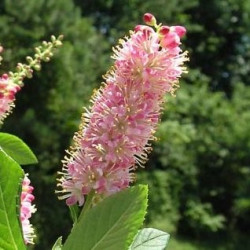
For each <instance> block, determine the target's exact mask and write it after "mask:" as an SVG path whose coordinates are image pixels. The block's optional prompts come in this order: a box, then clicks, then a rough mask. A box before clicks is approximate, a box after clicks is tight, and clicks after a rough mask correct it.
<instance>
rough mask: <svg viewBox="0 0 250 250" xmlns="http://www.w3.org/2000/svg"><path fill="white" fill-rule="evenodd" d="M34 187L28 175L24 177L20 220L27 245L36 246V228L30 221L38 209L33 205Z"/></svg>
mask: <svg viewBox="0 0 250 250" xmlns="http://www.w3.org/2000/svg"><path fill="white" fill-rule="evenodd" d="M33 189H34V188H33V187H32V186H31V185H30V180H29V178H28V174H26V175H25V176H24V179H23V183H22V192H21V208H20V220H21V224H22V231H23V238H24V242H25V244H34V238H35V233H34V228H33V226H32V224H31V223H30V221H29V219H30V218H31V216H32V214H33V213H35V212H36V208H35V206H34V205H32V201H33V200H34V199H35V197H34V195H33V194H32V192H33Z"/></svg>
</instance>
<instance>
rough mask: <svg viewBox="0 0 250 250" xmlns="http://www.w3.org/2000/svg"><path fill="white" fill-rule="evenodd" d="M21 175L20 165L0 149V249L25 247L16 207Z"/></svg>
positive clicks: (7, 249)
mask: <svg viewBox="0 0 250 250" xmlns="http://www.w3.org/2000/svg"><path fill="white" fill-rule="evenodd" d="M23 177H24V173H23V170H22V169H21V167H20V166H19V165H18V164H17V163H16V162H15V161H14V160H13V159H11V158H10V157H9V156H8V155H6V154H5V153H4V152H3V151H2V150H0V249H4V250H15V249H16V250H23V249H26V247H25V245H24V241H23V236H22V230H21V226H20V222H19V216H18V211H19V208H17V201H18V199H17V197H18V195H20V192H21V181H22V179H23Z"/></svg>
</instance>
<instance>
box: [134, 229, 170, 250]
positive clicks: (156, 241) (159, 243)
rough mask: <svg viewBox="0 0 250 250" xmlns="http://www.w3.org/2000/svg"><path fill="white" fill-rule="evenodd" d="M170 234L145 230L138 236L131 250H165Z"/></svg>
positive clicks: (155, 230)
mask: <svg viewBox="0 0 250 250" xmlns="http://www.w3.org/2000/svg"><path fill="white" fill-rule="evenodd" d="M169 237H170V236H169V234H168V233H165V232H163V231H160V230H158V229H154V228H144V229H142V230H140V231H139V233H138V234H137V235H136V237H135V239H134V241H133V243H132V245H131V246H130V247H129V250H149V249H150V250H151V249H152V250H164V249H166V247H167V244H168V240H169Z"/></svg>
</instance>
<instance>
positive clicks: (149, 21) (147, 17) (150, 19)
mask: <svg viewBox="0 0 250 250" xmlns="http://www.w3.org/2000/svg"><path fill="white" fill-rule="evenodd" d="M143 21H144V23H146V24H147V25H149V26H155V25H156V19H155V17H154V16H153V15H152V14H150V13H145V14H144V16H143Z"/></svg>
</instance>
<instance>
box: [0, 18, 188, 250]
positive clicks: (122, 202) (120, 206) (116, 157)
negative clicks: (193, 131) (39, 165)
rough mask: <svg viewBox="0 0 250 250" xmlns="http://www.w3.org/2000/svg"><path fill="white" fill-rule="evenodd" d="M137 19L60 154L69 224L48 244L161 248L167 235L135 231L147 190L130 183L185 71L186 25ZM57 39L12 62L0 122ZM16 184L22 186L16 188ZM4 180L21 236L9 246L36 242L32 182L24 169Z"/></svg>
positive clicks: (3, 82) (2, 83) (11, 157)
mask: <svg viewBox="0 0 250 250" xmlns="http://www.w3.org/2000/svg"><path fill="white" fill-rule="evenodd" d="M143 19H144V22H145V25H137V26H136V27H135V28H134V30H133V31H130V33H129V35H128V36H126V37H125V38H123V39H121V40H120V41H119V44H118V45H117V46H116V47H114V48H113V52H114V54H113V56H112V58H113V60H114V65H113V66H112V67H111V69H110V70H109V71H108V72H107V73H106V75H105V76H104V82H103V83H102V86H101V87H100V88H99V90H97V91H95V92H94V94H93V96H92V99H91V103H92V105H91V107H90V108H88V109H87V108H86V109H85V112H84V113H83V115H82V120H81V124H80V129H79V131H78V132H77V133H76V134H75V136H74V138H73V139H74V144H73V145H72V146H71V148H70V149H69V150H68V151H67V155H66V156H65V159H64V160H63V168H62V171H60V172H59V177H58V190H57V191H56V192H57V193H58V197H59V199H66V204H67V205H68V206H69V209H70V214H71V217H72V219H73V228H72V230H71V233H70V235H69V236H68V238H67V239H66V241H65V242H64V243H62V238H59V239H58V240H57V241H56V243H55V245H54V246H53V247H52V249H65V250H67V249H70V250H72V249H76V250H77V249H79V250H85V249H86V250H87V249H95V250H98V249H99V250H105V249H107V250H123V249H124V250H127V249H129V250H133V249H139V248H138V246H141V247H144V248H143V249H151V248H152V249H156V247H157V249H159V250H160V249H165V247H166V245H167V242H168V238H169V235H168V234H167V233H164V232H161V231H159V230H157V229H152V228H148V229H142V230H140V229H141V226H142V223H143V221H144V217H145V214H146V209H147V192H148V190H147V186H145V185H137V186H136V185H135V186H133V187H130V186H131V184H132V183H133V182H135V170H136V168H137V167H141V166H143V165H144V164H145V162H146V161H147V157H148V154H149V152H150V151H151V150H152V148H151V144H150V142H151V141H153V140H155V136H154V133H155V131H156V129H157V125H158V123H159V121H160V115H161V111H162V107H163V102H164V96H165V94H166V93H170V94H172V95H174V93H175V91H176V90H177V89H178V87H179V83H178V81H179V78H180V77H181V75H182V74H183V73H185V72H186V68H185V67H184V62H185V61H187V60H188V58H187V52H182V50H181V48H180V45H181V42H180V39H181V38H182V37H183V36H184V35H185V33H186V29H185V28H184V27H182V26H166V25H162V24H158V23H157V20H156V18H155V17H154V16H153V15H152V14H150V13H146V14H145V15H144V18H143ZM61 40H62V38H61V37H59V38H58V39H56V38H55V37H53V38H52V41H51V42H49V43H46V42H44V43H43V45H42V46H41V47H38V48H37V49H36V55H35V56H34V58H31V57H28V58H27V61H28V65H26V64H18V67H17V72H15V73H9V74H4V75H3V76H2V77H1V78H0V100H1V101H0V112H1V113H0V121H1V122H2V121H3V119H4V118H5V117H6V116H7V114H9V113H10V111H11V110H12V108H13V106H14V104H13V102H14V100H15V94H16V93H17V92H18V91H19V90H20V89H21V87H22V84H23V79H24V77H31V76H32V69H37V70H39V69H40V62H41V61H49V59H50V57H51V56H52V55H53V52H52V50H53V49H54V48H55V47H59V46H60V45H61ZM6 136H7V138H6ZM8 136H9V137H10V135H6V134H4V133H2V135H0V146H1V148H0V158H1V159H4V160H5V162H12V165H13V168H14V167H16V168H19V169H20V167H19V165H18V164H23V163H21V162H19V161H18V160H17V158H18V157H16V156H15V153H13V154H8V152H10V150H9V149H8V148H7V149H5V148H6V143H5V144H4V143H1V137H2V141H6V140H8V138H9V137H8ZM15 138H16V137H15ZM9 140H17V139H13V138H12V137H11V138H9ZM18 140H20V139H18ZM19 143H22V145H23V148H25V149H24V150H26V153H27V152H28V153H27V155H28V156H29V157H28V158H29V159H30V161H28V162H29V163H30V162H31V163H34V157H35V156H34V155H33V154H32V152H31V151H30V150H29V149H28V147H27V146H26V145H25V144H24V143H23V142H20V141H19ZM12 151H13V152H14V151H15V150H12ZM12 151H11V152H12ZM32 157H33V158H32ZM1 159H0V160H1ZM32 159H33V162H32ZM24 162H25V160H24ZM6 164H7V163H6ZM16 165H17V166H16ZM4 171H5V172H3V173H1V170H0V184H1V185H2V183H5V182H4V181H2V180H1V179H4V177H2V176H3V175H2V174H5V175H6V173H8V170H6V169H5V170H4ZM13 178H14V177H13ZM20 178H21V180H22V181H21V182H20ZM18 185H21V186H22V188H21V193H20V191H18ZM2 186H3V187H1V189H5V190H6V189H7V192H8V191H9V192H19V194H20V195H21V196H20V197H21V198H20V199H18V200H17V202H19V203H17V204H19V211H20V212H19V213H20V214H19V216H18V218H17V222H18V221H19V222H21V225H22V235H23V236H22V240H20V235H19V239H18V240H15V239H14V240H13V242H14V243H13V244H15V245H16V246H18V248H15V249H25V244H33V243H34V241H33V239H34V236H35V233H34V232H35V230H34V228H33V226H32V225H31V224H30V222H29V219H30V217H31V215H32V213H34V212H35V210H36V209H35V206H34V205H32V203H31V202H32V201H33V199H34V196H33V195H32V190H33V187H32V186H31V185H30V181H29V179H28V175H27V174H26V175H24V174H23V173H22V172H21V176H19V179H17V190H9V189H10V188H9V186H8V185H7V184H6V185H2ZM1 189H0V192H1ZM12 206H15V204H12ZM0 208H1V201H0ZM10 216H11V215H10ZM12 216H13V214H12ZM0 220H2V218H1V217H0ZM17 222H15V223H17ZM1 223H2V221H0V234H1V235H4V239H3V240H0V248H1V247H2V248H4V245H3V244H6V246H7V245H8V244H9V245H10V246H12V245H11V244H12V243H11V242H12V241H10V240H9V239H8V237H11V236H8V235H14V234H13V232H11V230H12V228H9V231H10V232H11V234H8V232H7V231H3V230H2V231H1ZM6 224H7V222H6ZM15 225H16V224H15ZM16 230H17V229H16ZM17 231H18V230H17ZM15 233H16V235H18V232H15ZM17 237H18V236H17ZM2 242H3V243H2ZM4 249H12V248H4ZM13 249H14V248H13Z"/></svg>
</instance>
